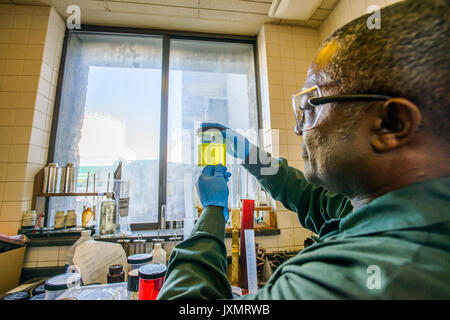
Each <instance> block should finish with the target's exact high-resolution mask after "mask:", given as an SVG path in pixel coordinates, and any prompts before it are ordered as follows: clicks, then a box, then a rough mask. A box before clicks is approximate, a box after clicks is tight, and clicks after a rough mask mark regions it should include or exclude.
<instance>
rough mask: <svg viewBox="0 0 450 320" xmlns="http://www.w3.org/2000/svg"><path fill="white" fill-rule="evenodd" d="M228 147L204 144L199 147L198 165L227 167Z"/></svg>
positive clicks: (220, 144)
mask: <svg viewBox="0 0 450 320" xmlns="http://www.w3.org/2000/svg"><path fill="white" fill-rule="evenodd" d="M226 154H227V151H226V145H225V144H222V143H202V144H199V145H198V165H199V166H215V165H218V164H219V163H220V164H222V165H223V166H225V165H226Z"/></svg>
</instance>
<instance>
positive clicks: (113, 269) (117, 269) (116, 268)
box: [109, 264, 123, 275]
mask: <svg viewBox="0 0 450 320" xmlns="http://www.w3.org/2000/svg"><path fill="white" fill-rule="evenodd" d="M122 270H123V266H122V265H121V264H113V265H112V266H109V274H110V275H117V274H120V273H121V272H122Z"/></svg>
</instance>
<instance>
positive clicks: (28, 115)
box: [14, 109, 34, 127]
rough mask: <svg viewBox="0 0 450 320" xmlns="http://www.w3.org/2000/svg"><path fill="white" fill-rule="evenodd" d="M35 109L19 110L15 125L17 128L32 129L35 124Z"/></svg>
mask: <svg viewBox="0 0 450 320" xmlns="http://www.w3.org/2000/svg"><path fill="white" fill-rule="evenodd" d="M33 114H34V110H33V109H17V111H16V119H15V121H14V125H15V126H16V127H30V126H31V125H32V124H33Z"/></svg>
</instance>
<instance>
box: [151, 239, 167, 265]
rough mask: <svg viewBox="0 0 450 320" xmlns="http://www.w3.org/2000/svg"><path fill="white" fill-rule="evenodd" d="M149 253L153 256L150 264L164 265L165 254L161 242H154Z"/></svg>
mask: <svg viewBox="0 0 450 320" xmlns="http://www.w3.org/2000/svg"><path fill="white" fill-rule="evenodd" d="M150 253H151V254H152V256H153V260H152V263H160V264H164V265H166V258H167V253H166V251H165V250H164V249H163V248H162V247H161V242H155V246H154V249H153V250H152V252H150Z"/></svg>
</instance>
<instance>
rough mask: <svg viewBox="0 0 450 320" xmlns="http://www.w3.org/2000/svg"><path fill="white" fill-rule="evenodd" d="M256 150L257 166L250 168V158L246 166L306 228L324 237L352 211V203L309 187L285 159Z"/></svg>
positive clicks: (301, 175) (311, 186)
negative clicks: (264, 159)
mask: <svg viewBox="0 0 450 320" xmlns="http://www.w3.org/2000/svg"><path fill="white" fill-rule="evenodd" d="M257 150H258V152H257V154H258V161H254V162H256V164H249V163H252V162H251V161H249V158H247V159H246V160H245V162H244V163H243V166H244V167H245V168H246V169H247V170H248V172H249V173H250V174H252V175H253V176H255V177H256V179H257V180H258V182H259V183H260V184H261V186H262V187H263V188H264V189H265V190H266V191H267V192H269V193H270V195H271V196H272V198H274V199H275V200H277V201H280V202H281V203H282V204H283V205H284V207H285V208H286V209H288V210H291V211H294V212H296V213H297V214H298V218H299V220H300V223H301V225H302V226H303V227H304V228H307V229H309V230H311V231H313V232H314V233H316V234H318V235H319V236H322V235H324V234H326V233H327V232H328V231H329V230H330V229H331V228H332V227H331V226H332V225H333V224H334V223H335V222H337V221H338V219H339V218H342V217H343V216H345V215H346V214H348V213H350V212H351V211H352V209H353V207H352V205H351V202H350V201H349V200H348V199H347V198H345V197H344V196H341V195H338V194H333V193H331V192H329V191H327V190H325V189H324V188H322V187H320V186H316V185H313V184H310V183H309V182H308V181H306V179H305V177H304V175H303V173H302V172H301V171H300V170H297V169H295V168H292V167H290V166H289V165H288V161H287V160H286V159H283V158H279V159H276V158H272V157H271V155H270V154H269V153H267V152H265V151H263V150H261V149H260V148H257ZM251 154H252V153H251ZM253 154H255V153H253ZM261 158H266V159H267V161H261ZM269 160H270V161H269ZM262 162H263V163H267V164H263V163H262ZM269 168H270V170H269Z"/></svg>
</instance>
